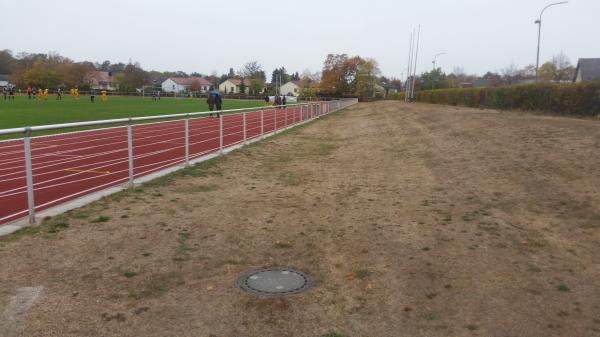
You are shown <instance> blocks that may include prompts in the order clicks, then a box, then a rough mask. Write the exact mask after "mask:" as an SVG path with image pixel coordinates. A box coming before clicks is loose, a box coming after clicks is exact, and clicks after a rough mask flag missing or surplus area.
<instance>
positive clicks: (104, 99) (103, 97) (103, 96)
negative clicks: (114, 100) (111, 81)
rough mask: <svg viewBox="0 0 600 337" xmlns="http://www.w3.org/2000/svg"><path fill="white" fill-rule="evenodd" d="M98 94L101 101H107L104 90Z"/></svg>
mask: <svg viewBox="0 0 600 337" xmlns="http://www.w3.org/2000/svg"><path fill="white" fill-rule="evenodd" d="M100 94H101V95H102V97H101V100H102V102H106V101H108V96H106V90H102V91H101V92H100Z"/></svg>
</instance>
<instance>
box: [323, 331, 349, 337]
mask: <svg viewBox="0 0 600 337" xmlns="http://www.w3.org/2000/svg"><path fill="white" fill-rule="evenodd" d="M321 337H346V335H342V334H340V333H337V332H328V333H326V334H324V335H321Z"/></svg>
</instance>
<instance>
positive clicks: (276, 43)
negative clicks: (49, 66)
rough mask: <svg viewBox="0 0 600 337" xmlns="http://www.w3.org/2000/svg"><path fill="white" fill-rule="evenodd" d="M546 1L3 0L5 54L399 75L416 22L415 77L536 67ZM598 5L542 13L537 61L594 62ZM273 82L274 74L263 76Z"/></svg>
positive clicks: (582, 3)
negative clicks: (356, 64) (335, 67)
mask: <svg viewBox="0 0 600 337" xmlns="http://www.w3.org/2000/svg"><path fill="white" fill-rule="evenodd" d="M551 2H552V0H550V1H548V0H526V1H525V0H421V1H416V0H412V1H403V0H367V1H365V0H360V1H359V0H302V1H299V0H297V1H288V0H254V1H245V0H228V1H218V0H211V1H206V0H198V1H192V0H169V1H156V0H147V1H131V0H98V1H82V0H79V1H76V0H51V1H50V0H43V1H40V0H21V1H9V0H0V5H1V6H0V8H2V16H1V18H0V32H2V33H1V36H2V37H1V38H0V49H10V50H12V51H13V52H15V53H16V52H21V51H25V52H49V51H56V52H58V53H60V54H62V55H65V56H67V57H70V58H72V59H74V60H76V61H81V60H90V61H98V62H101V61H103V60H110V61H111V62H125V63H126V62H127V61H128V60H129V58H131V59H132V60H134V61H137V62H140V64H141V65H142V67H144V69H147V70H150V69H154V70H160V71H163V70H183V71H186V72H192V71H197V72H200V73H203V74H210V73H211V72H212V71H217V72H218V73H219V74H221V73H225V72H227V71H228V69H229V68H230V67H233V68H234V69H240V68H241V67H242V65H243V64H244V63H245V62H247V61H251V60H257V61H258V62H259V63H261V64H262V65H263V67H264V68H265V70H266V71H267V72H268V74H269V75H270V72H271V71H272V70H273V69H274V68H275V67H279V66H282V65H283V66H285V67H286V69H288V71H290V72H291V71H299V72H301V71H302V70H304V69H306V68H308V69H310V70H311V71H313V72H314V71H319V70H321V67H322V64H323V60H324V59H325V56H326V55H327V54H328V53H347V54H350V55H360V56H363V57H372V58H374V59H376V60H377V61H378V62H379V65H380V68H381V70H382V72H383V74H385V75H387V76H395V77H400V76H401V75H402V74H403V73H404V72H405V71H406V63H407V57H408V39H409V32H410V30H411V29H412V28H413V27H415V26H417V25H418V24H419V23H420V24H421V25H422V31H421V50H420V61H419V65H418V70H419V71H423V70H428V69H430V68H431V60H432V58H433V55H434V54H435V53H437V52H447V53H448V54H447V55H445V56H442V57H440V58H439V60H438V65H439V66H441V67H442V68H443V70H444V71H446V72H450V71H452V69H453V68H454V67H455V66H461V67H463V68H464V69H465V70H466V71H467V72H468V73H484V72H485V71H487V70H492V71H498V70H500V69H502V68H504V67H506V66H508V65H510V64H511V62H514V63H515V64H517V65H518V66H524V65H527V64H533V63H535V52H536V41H537V26H536V25H534V20H535V19H536V18H537V17H538V15H539V12H540V10H541V9H542V8H543V7H544V6H545V5H546V4H548V3H551ZM599 14H600V0H572V1H571V2H570V3H569V4H567V5H564V6H558V7H553V8H550V9H549V10H548V11H547V12H546V13H545V14H544V26H543V31H542V54H541V55H542V57H541V58H542V60H548V59H550V58H551V57H552V55H554V54H556V53H558V52H560V51H561V50H562V51H564V52H565V53H566V54H567V56H568V57H569V58H570V59H571V61H572V62H573V63H575V62H576V61H577V59H578V58H580V57H600V42H599V41H600V23H598V17H599ZM269 77H270V76H269Z"/></svg>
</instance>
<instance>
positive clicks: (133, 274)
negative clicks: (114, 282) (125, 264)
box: [123, 270, 138, 278]
mask: <svg viewBox="0 0 600 337" xmlns="http://www.w3.org/2000/svg"><path fill="white" fill-rule="evenodd" d="M137 275H138V273H136V272H134V271H130V270H128V271H125V272H123V276H125V277H127V278H132V277H135V276H137Z"/></svg>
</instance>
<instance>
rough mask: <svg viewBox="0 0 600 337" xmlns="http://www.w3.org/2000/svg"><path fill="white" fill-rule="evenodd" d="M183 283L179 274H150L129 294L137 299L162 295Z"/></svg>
mask: <svg viewBox="0 0 600 337" xmlns="http://www.w3.org/2000/svg"><path fill="white" fill-rule="evenodd" d="M182 283H183V280H182V279H181V276H180V275H179V274H176V273H168V274H156V275H152V276H150V278H149V279H148V280H147V281H146V282H145V283H144V284H142V285H141V287H137V286H136V289H135V291H131V292H129V294H128V296H129V297H130V298H133V299H136V300H140V299H143V298H150V297H160V296H161V295H163V294H164V293H166V292H167V291H168V290H169V289H170V288H171V287H172V286H174V285H176V284H182Z"/></svg>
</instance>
